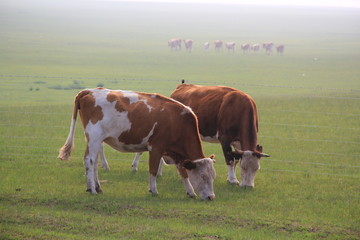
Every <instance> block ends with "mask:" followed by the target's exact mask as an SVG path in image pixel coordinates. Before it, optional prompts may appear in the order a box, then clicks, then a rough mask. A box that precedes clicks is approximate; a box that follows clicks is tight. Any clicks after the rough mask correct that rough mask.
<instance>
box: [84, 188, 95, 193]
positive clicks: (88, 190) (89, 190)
mask: <svg viewBox="0 0 360 240" xmlns="http://www.w3.org/2000/svg"><path fill="white" fill-rule="evenodd" d="M86 192H88V193H91V194H97V192H92V191H91V189H90V188H88V189H86Z"/></svg>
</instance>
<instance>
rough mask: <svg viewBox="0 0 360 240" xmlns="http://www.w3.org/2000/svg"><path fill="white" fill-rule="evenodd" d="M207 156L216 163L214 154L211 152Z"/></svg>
mask: <svg viewBox="0 0 360 240" xmlns="http://www.w3.org/2000/svg"><path fill="white" fill-rule="evenodd" d="M209 158H210V159H211V160H212V161H213V163H216V160H215V155H214V154H211V155H210V156H209Z"/></svg>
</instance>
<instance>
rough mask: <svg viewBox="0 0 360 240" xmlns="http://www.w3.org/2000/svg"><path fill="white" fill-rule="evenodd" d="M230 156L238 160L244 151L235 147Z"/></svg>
mask: <svg viewBox="0 0 360 240" xmlns="http://www.w3.org/2000/svg"><path fill="white" fill-rule="evenodd" d="M230 154H231V158H233V159H236V160H239V159H241V158H242V157H243V155H244V152H243V151H241V150H238V149H235V151H233V152H231V153H230Z"/></svg>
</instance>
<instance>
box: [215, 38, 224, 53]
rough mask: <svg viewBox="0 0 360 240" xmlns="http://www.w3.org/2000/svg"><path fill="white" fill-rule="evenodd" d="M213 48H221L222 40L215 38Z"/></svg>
mask: <svg viewBox="0 0 360 240" xmlns="http://www.w3.org/2000/svg"><path fill="white" fill-rule="evenodd" d="M214 45H215V50H218V51H219V50H221V49H222V48H223V42H222V41H221V40H216V41H215V42H214Z"/></svg>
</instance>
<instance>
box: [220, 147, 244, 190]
mask: <svg viewBox="0 0 360 240" xmlns="http://www.w3.org/2000/svg"><path fill="white" fill-rule="evenodd" d="M221 147H222V150H223V153H224V156H225V162H226V165H227V166H228V177H227V179H226V181H227V182H229V183H231V184H236V185H238V184H240V182H239V180H237V178H236V164H237V162H238V161H235V160H234V159H233V157H232V156H231V152H232V148H231V145H230V142H228V141H221Z"/></svg>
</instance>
